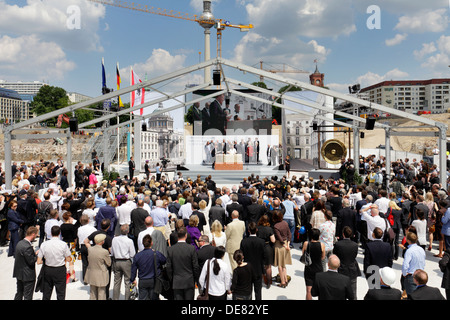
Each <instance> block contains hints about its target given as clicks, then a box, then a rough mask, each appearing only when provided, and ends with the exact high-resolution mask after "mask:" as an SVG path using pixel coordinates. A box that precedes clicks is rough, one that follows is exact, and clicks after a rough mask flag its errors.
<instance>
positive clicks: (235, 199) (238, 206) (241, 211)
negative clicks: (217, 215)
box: [226, 194, 246, 222]
mask: <svg viewBox="0 0 450 320" xmlns="http://www.w3.org/2000/svg"><path fill="white" fill-rule="evenodd" d="M230 198H231V201H232V202H231V203H230V204H227V207H226V210H227V213H228V222H231V213H232V212H233V211H234V210H237V212H239V219H241V220H243V221H245V220H246V217H245V216H244V206H243V205H242V204H240V203H238V195H237V194H232V195H231V196H230Z"/></svg>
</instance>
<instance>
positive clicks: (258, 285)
mask: <svg viewBox="0 0 450 320" xmlns="http://www.w3.org/2000/svg"><path fill="white" fill-rule="evenodd" d="M253 291H254V292H255V300H262V276H259V277H258V278H256V279H255V281H253Z"/></svg>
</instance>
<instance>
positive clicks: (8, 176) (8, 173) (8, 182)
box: [3, 128, 12, 190]
mask: <svg viewBox="0 0 450 320" xmlns="http://www.w3.org/2000/svg"><path fill="white" fill-rule="evenodd" d="M3 136H4V139H5V187H6V190H11V189H12V167H11V164H12V150H11V130H8V128H6V129H5V131H4V133H3Z"/></svg>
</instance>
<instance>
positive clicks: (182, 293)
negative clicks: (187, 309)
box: [173, 288, 195, 300]
mask: <svg viewBox="0 0 450 320" xmlns="http://www.w3.org/2000/svg"><path fill="white" fill-rule="evenodd" d="M194 294H195V290H194V288H189V289H173V295H174V300H194Z"/></svg>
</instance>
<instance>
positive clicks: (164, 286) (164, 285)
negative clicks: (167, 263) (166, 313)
mask: <svg viewBox="0 0 450 320" xmlns="http://www.w3.org/2000/svg"><path fill="white" fill-rule="evenodd" d="M156 259H157V257H156V251H153V262H154V265H155V289H154V291H155V293H157V294H162V293H163V292H165V291H167V290H169V287H170V284H169V281H167V280H166V279H165V278H164V272H163V270H161V272H160V273H159V275H158V273H157V270H158V269H157V267H156Z"/></svg>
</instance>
